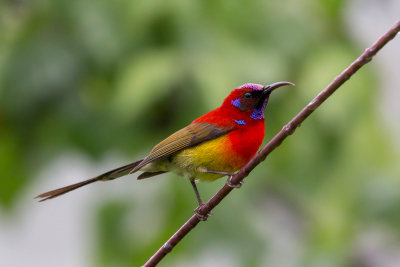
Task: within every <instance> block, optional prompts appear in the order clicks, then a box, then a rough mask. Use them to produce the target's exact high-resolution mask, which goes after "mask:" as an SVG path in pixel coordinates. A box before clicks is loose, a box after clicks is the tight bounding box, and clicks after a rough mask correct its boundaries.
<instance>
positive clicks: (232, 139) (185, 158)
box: [37, 82, 293, 206]
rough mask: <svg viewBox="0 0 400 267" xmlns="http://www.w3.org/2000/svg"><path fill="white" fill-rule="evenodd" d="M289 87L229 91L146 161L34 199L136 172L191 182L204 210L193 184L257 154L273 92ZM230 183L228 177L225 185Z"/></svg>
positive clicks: (247, 87)
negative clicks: (215, 104)
mask: <svg viewBox="0 0 400 267" xmlns="http://www.w3.org/2000/svg"><path fill="white" fill-rule="evenodd" d="M284 85H293V84H292V83H290V82H277V83H274V84H271V85H268V86H263V85H260V84H252V83H247V84H244V85H242V86H239V87H238V88H236V89H235V90H233V91H232V92H231V93H230V95H229V96H228V97H227V98H226V99H225V100H224V102H223V103H222V105H221V106H220V107H219V108H217V109H214V110H212V111H210V112H209V113H207V114H205V115H203V116H201V117H200V118H198V119H196V120H194V121H193V122H192V123H191V124H189V125H188V126H186V127H185V128H183V129H181V130H179V131H177V132H176V133H174V134H172V135H171V136H169V137H167V138H166V139H165V140H163V141H162V142H160V143H159V144H158V145H156V146H155V147H154V148H153V149H152V150H151V151H150V153H149V155H148V156H146V157H145V158H143V159H141V160H138V161H136V162H133V163H130V164H128V165H125V166H122V167H119V168H117V169H114V170H111V171H108V172H106V173H103V174H101V175H99V176H96V177H94V178H92V179H89V180H86V181H83V182H79V183H76V184H73V185H69V186H66V187H62V188H59V189H55V190H52V191H49V192H46V193H43V194H40V195H38V196H37V198H41V200H40V201H44V200H47V199H51V198H54V197H57V196H60V195H62V194H65V193H67V192H69V191H72V190H75V189H77V188H79V187H82V186H84V185H87V184H91V183H93V182H97V181H109V180H114V179H116V178H119V177H121V176H124V175H127V174H131V173H134V172H137V171H142V172H143V173H142V174H140V175H139V177H138V179H139V180H140V179H144V178H149V177H152V176H155V175H158V174H162V173H165V172H169V171H171V172H174V173H176V174H178V175H181V176H184V177H186V178H188V179H189V181H190V182H191V184H192V186H193V188H194V191H195V193H196V197H197V200H198V202H199V206H201V205H203V201H202V200H201V198H200V195H199V192H198V190H197V187H196V184H195V181H196V180H201V181H214V180H215V179H218V178H220V177H222V176H225V175H227V176H231V175H233V173H234V172H235V171H237V170H239V169H240V168H242V167H243V166H244V165H245V164H246V163H247V162H249V161H250V159H251V158H252V157H253V156H254V155H255V154H256V153H257V150H258V149H259V147H260V145H261V143H262V141H263V139H264V132H265V124H264V110H265V107H266V105H267V103H268V99H269V96H270V94H271V92H272V91H273V90H274V89H276V88H278V87H281V86H284ZM227 184H228V185H230V186H233V185H231V184H230V178H229V179H228V181H227Z"/></svg>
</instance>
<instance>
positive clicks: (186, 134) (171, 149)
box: [130, 123, 232, 173]
mask: <svg viewBox="0 0 400 267" xmlns="http://www.w3.org/2000/svg"><path fill="white" fill-rule="evenodd" d="M231 130H232V129H231V128H220V127H218V126H216V125H213V124H210V123H192V124H189V125H188V126H186V127H185V128H183V129H181V130H179V131H177V132H175V133H173V134H172V135H170V136H169V137H167V138H166V139H164V140H163V141H161V142H160V143H159V144H157V145H156V146H155V147H154V148H153V149H152V150H151V152H150V154H149V155H148V156H147V157H145V158H144V159H143V161H142V162H141V163H140V164H139V165H137V166H136V167H135V168H133V169H132V171H131V172H130V173H133V172H136V171H138V170H139V169H141V168H142V167H144V166H145V165H147V164H149V163H150V162H153V161H155V160H157V159H161V158H166V157H169V156H172V155H173V154H175V153H176V152H178V151H180V150H182V149H185V148H189V147H192V146H195V145H198V144H201V143H203V142H206V141H209V140H212V139H215V138H217V137H220V136H222V135H224V134H227V133H228V132H230V131H231Z"/></svg>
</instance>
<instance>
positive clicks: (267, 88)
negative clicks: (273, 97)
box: [263, 82, 294, 95]
mask: <svg viewBox="0 0 400 267" xmlns="http://www.w3.org/2000/svg"><path fill="white" fill-rule="evenodd" d="M285 85H293V86H294V83H291V82H276V83H273V84H270V85H266V86H264V87H263V93H264V94H265V95H269V94H270V93H271V92H272V91H274V90H275V89H276V88H279V87H281V86H285Z"/></svg>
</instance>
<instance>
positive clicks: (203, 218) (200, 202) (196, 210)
mask: <svg viewBox="0 0 400 267" xmlns="http://www.w3.org/2000/svg"><path fill="white" fill-rule="evenodd" d="M190 183H191V184H192V187H193V190H194V193H195V194H196V197H197V201H198V202H199V206H198V207H197V208H195V209H194V213H196V215H197V218H199V220H200V221H206V220H207V218H208V216H211V215H212V213H211V212H209V213H207V215H202V214H200V213H199V209H200V208H201V206H203V205H204V202H203V200H201V197H200V193H199V190H197V186H196V182H195V181H194V179H190Z"/></svg>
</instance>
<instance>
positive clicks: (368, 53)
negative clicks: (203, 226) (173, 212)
mask: <svg viewBox="0 0 400 267" xmlns="http://www.w3.org/2000/svg"><path fill="white" fill-rule="evenodd" d="M399 31H400V21H397V22H396V23H395V24H394V26H393V27H392V28H391V29H390V30H389V31H388V32H386V33H385V34H384V35H382V36H381V37H380V38H379V39H378V40H377V41H376V42H375V43H374V44H373V45H372V46H371V47H369V48H367V49H366V50H365V51H364V53H362V54H361V56H360V57H359V58H357V59H356V60H355V61H354V62H353V63H351V64H350V66H348V67H347V68H346V69H345V70H344V71H343V72H342V73H341V74H340V75H339V76H337V77H336V78H335V79H334V80H333V81H332V82H331V83H330V84H329V85H328V86H327V87H326V88H325V89H324V90H323V91H321V92H320V93H319V94H318V95H317V96H316V97H315V98H314V99H313V100H312V101H311V102H310V103H309V104H308V105H307V106H305V107H304V108H303V110H301V111H300V112H299V113H298V114H297V115H296V116H295V117H294V118H293V119H292V120H291V121H290V122H289V123H288V124H286V125H285V126H284V127H283V128H282V130H281V131H280V132H278V134H276V135H275V136H274V138H272V139H271V140H270V141H269V142H268V144H266V145H265V146H264V147H263V148H262V149H261V150H260V151H259V152H258V153H257V155H256V156H255V157H254V158H253V159H252V160H250V161H249V162H248V163H247V164H246V166H244V167H243V168H242V169H241V170H240V171H239V172H238V173H237V174H235V175H234V176H232V178H231V184H233V185H238V184H239V183H240V182H241V181H242V180H243V179H244V178H245V177H246V176H248V175H249V173H250V172H251V171H252V170H253V169H254V168H255V167H256V166H257V165H258V164H260V162H262V161H264V160H265V158H266V157H267V156H268V155H269V154H270V153H271V152H272V151H273V150H274V149H275V148H277V147H278V146H279V145H280V144H281V143H282V142H283V140H285V139H286V137H288V136H289V135H291V134H293V133H294V131H295V130H296V128H297V127H299V126H300V124H301V123H302V122H303V121H304V120H305V119H306V118H307V117H308V116H310V114H311V113H312V112H313V111H314V110H316V109H317V108H318V107H319V106H320V105H321V104H322V103H323V102H324V101H325V100H326V99H327V98H328V97H330V96H331V95H332V94H333V93H334V92H335V91H336V90H337V89H338V88H339V87H340V86H341V85H342V84H343V83H345V82H346V81H347V80H348V79H350V77H351V76H352V75H353V74H354V73H356V72H357V71H358V70H359V69H360V68H361V67H362V66H364V65H365V64H367V63H368V62H369V61H371V59H372V57H373V56H375V54H376V53H377V52H378V51H379V50H380V49H381V48H382V47H384V46H385V45H386V44H387V43H388V42H389V41H390V40H392V39H393V38H394V37H395V36H396V34H397V33H398V32H399ZM232 190H233V188H232V187H230V186H228V185H224V186H223V187H222V188H221V189H220V190H219V191H218V192H217V193H216V194H215V195H214V196H213V197H212V198H211V199H210V200H209V201H208V202H207V203H205V204H204V206H202V207H201V208H200V209H199V214H201V215H205V216H206V215H207V214H208V213H209V212H210V211H211V210H212V209H213V208H215V206H217V205H218V204H219V203H220V202H221V201H222V200H223V199H224V198H225V197H226V196H227V195H228V194H229V193H230V192H231V191H232ZM199 222H200V220H199V218H198V217H197V215H193V216H192V217H191V218H190V219H189V220H188V221H187V222H186V223H185V224H184V225H182V227H181V228H180V229H179V230H178V231H177V232H176V233H175V234H174V235H173V236H171V237H170V239H168V241H167V242H165V244H164V245H163V246H162V247H161V248H160V249H159V250H158V251H157V252H156V253H155V254H154V255H153V256H152V257H151V258H150V259H149V260H148V261H147V262H146V263H145V264H144V265H143V266H145V267H149V266H155V265H156V264H158V263H159V262H160V261H161V260H162V259H163V258H164V257H165V255H167V254H168V253H170V252H171V251H172V249H173V248H174V247H175V246H176V245H177V244H178V243H179V242H180V241H181V240H182V239H183V238H184V237H185V236H186V235H187V234H188V233H189V232H190V231H191V230H192V229H193V228H194V227H196V225H197V224H198V223H199Z"/></svg>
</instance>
